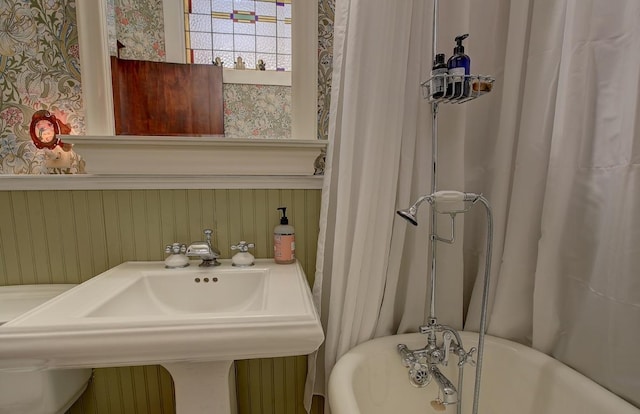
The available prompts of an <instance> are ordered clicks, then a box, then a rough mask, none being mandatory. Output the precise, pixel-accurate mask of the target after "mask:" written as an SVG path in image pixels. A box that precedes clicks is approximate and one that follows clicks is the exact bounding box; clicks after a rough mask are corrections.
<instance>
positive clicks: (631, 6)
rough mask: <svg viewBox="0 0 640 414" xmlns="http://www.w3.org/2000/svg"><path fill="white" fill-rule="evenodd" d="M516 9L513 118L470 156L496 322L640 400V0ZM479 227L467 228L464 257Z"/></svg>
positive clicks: (508, 84)
mask: <svg viewBox="0 0 640 414" xmlns="http://www.w3.org/2000/svg"><path fill="white" fill-rule="evenodd" d="M516 3H518V4H516ZM525 3H526V4H525ZM510 20H511V21H513V22H514V24H513V25H510V28H509V36H508V39H509V40H508V45H507V49H506V58H505V62H509V63H510V64H511V65H512V67H510V66H509V65H505V69H506V70H505V76H504V80H503V82H504V93H503V95H502V102H501V104H500V108H501V111H502V113H501V114H500V117H501V118H502V117H503V116H504V117H508V118H510V119H513V120H514V121H516V122H514V123H503V122H500V128H499V129H498V130H497V133H496V135H495V136H494V137H492V136H486V137H484V139H483V140H482V143H477V144H470V145H467V147H466V149H467V153H468V156H467V157H466V159H465V166H466V168H467V171H466V172H467V174H466V181H467V186H468V187H469V188H481V189H483V191H485V194H486V195H487V197H488V198H489V200H490V201H491V202H492V204H493V205H494V207H495V211H494V214H495V216H496V223H497V224H496V232H495V233H496V234H497V235H498V240H497V246H498V248H497V249H495V251H494V252H495V254H494V257H493V263H495V264H496V265H495V266H494V270H495V271H494V283H493V287H494V289H493V301H492V304H493V306H492V310H491V313H490V323H489V333H491V334H494V335H497V336H501V337H506V338H510V339H513V340H516V341H519V342H522V343H525V344H530V345H532V346H533V347H535V348H537V349H539V350H541V351H543V352H546V353H548V354H551V355H553V356H554V357H556V358H557V359H559V360H561V361H563V362H565V363H566V364H568V365H570V366H572V367H573V368H575V369H576V370H578V371H580V372H582V373H583V374H585V375H586V376H588V377H590V378H592V379H594V380H595V381H596V382H598V383H600V384H601V385H603V386H605V387H606V388H609V389H610V390H612V391H613V392H615V393H617V394H619V395H620V396H622V397H623V398H625V399H627V400H629V401H630V402H631V403H633V404H635V405H638V406H640V356H639V354H638V353H637V344H638V343H640V254H639V253H640V219H639V218H638V211H640V88H639V87H640V85H639V81H640V2H638V1H637V0H616V1H613V2H612V1H608V0H588V1H584V0H580V1H578V0H573V1H570V0H566V1H531V0H530V1H527V2H511V14H510ZM518 45H519V47H518ZM522 51H523V52H522ZM510 90H511V91H512V93H509V91H510ZM517 90H520V91H521V93H519V94H516V91H517ZM501 121H502V119H501ZM469 138H470V139H469V140H468V141H467V142H471V141H472V138H471V137H469ZM487 149H488V150H487ZM477 171H487V172H489V173H488V174H475V173H474V172H477ZM500 176H502V178H500ZM469 222H470V219H469V218H468V219H467V223H469ZM481 233H482V231H481V229H479V228H477V227H472V226H469V225H467V227H466V228H465V261H466V263H469V264H473V263H475V262H476V261H478V260H477V254H476V252H475V247H471V246H474V245H477V242H478V241H480V240H481V237H482V234H481ZM467 246H470V247H467ZM465 271H469V272H470V273H472V272H473V268H472V267H471V266H465ZM468 276H471V277H473V276H474V275H468ZM478 282H479V280H476V287H475V289H474V291H473V296H472V300H471V306H470V309H469V317H468V320H467V325H466V327H467V328H470V329H476V328H477V326H478V319H479V302H480V287H479V285H478Z"/></svg>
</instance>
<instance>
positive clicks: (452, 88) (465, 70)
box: [447, 33, 471, 99]
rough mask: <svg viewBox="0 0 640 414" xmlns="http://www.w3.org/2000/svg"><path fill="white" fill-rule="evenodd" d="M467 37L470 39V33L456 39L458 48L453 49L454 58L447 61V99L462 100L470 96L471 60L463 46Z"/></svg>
mask: <svg viewBox="0 0 640 414" xmlns="http://www.w3.org/2000/svg"><path fill="white" fill-rule="evenodd" d="M467 37H469V34H468V33H467V34H463V35H460V36H458V37H456V47H455V48H454V49H453V56H451V57H450V58H449V60H448V61H447V67H448V68H449V85H448V86H447V97H449V98H450V99H461V98H465V97H467V96H469V75H470V74H471V58H469V56H467V55H465V54H464V46H463V45H462V41H463V40H464V39H466V38H467Z"/></svg>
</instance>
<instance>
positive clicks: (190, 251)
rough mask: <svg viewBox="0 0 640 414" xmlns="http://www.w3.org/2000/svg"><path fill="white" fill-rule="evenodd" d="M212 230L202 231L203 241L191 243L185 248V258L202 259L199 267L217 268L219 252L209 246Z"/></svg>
mask: <svg viewBox="0 0 640 414" xmlns="http://www.w3.org/2000/svg"><path fill="white" fill-rule="evenodd" d="M212 233H213V230H211V229H206V230H204V237H205V240H204V241H197V242H193V243H191V244H190V245H189V247H187V256H189V257H199V258H200V259H202V263H200V264H199V266H201V267H210V266H219V265H220V262H218V258H219V257H220V250H218V249H216V248H215V247H213V245H212V244H211V234H212Z"/></svg>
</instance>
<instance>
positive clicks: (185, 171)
mask: <svg viewBox="0 0 640 414" xmlns="http://www.w3.org/2000/svg"><path fill="white" fill-rule="evenodd" d="M62 140H63V141H64V142H69V143H72V144H73V145H74V147H73V149H74V151H76V152H77V153H78V154H80V155H81V156H82V157H83V158H84V160H85V161H86V171H87V174H77V175H2V176H0V190H74V189H75V190H91V189H197V188H202V189H214V188H234V189H235V188H258V189H288V188H290V189H304V188H306V189H319V188H322V176H314V175H313V174H314V161H315V160H316V158H317V157H318V156H319V155H320V153H321V151H322V149H323V148H325V147H326V145H327V143H326V141H317V140H291V139H287V140H284V139H232V138H223V137H150V136H136V137H127V136H105V137H102V136H101V137H96V136H75V135H74V136H63V137H62Z"/></svg>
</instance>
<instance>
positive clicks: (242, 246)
mask: <svg viewBox="0 0 640 414" xmlns="http://www.w3.org/2000/svg"><path fill="white" fill-rule="evenodd" d="M254 247H256V245H255V244H253V243H247V242H246V241H244V240H241V241H240V242H239V243H238V244H236V245H232V246H231V250H239V251H241V252H248V251H249V249H253V248H254Z"/></svg>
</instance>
